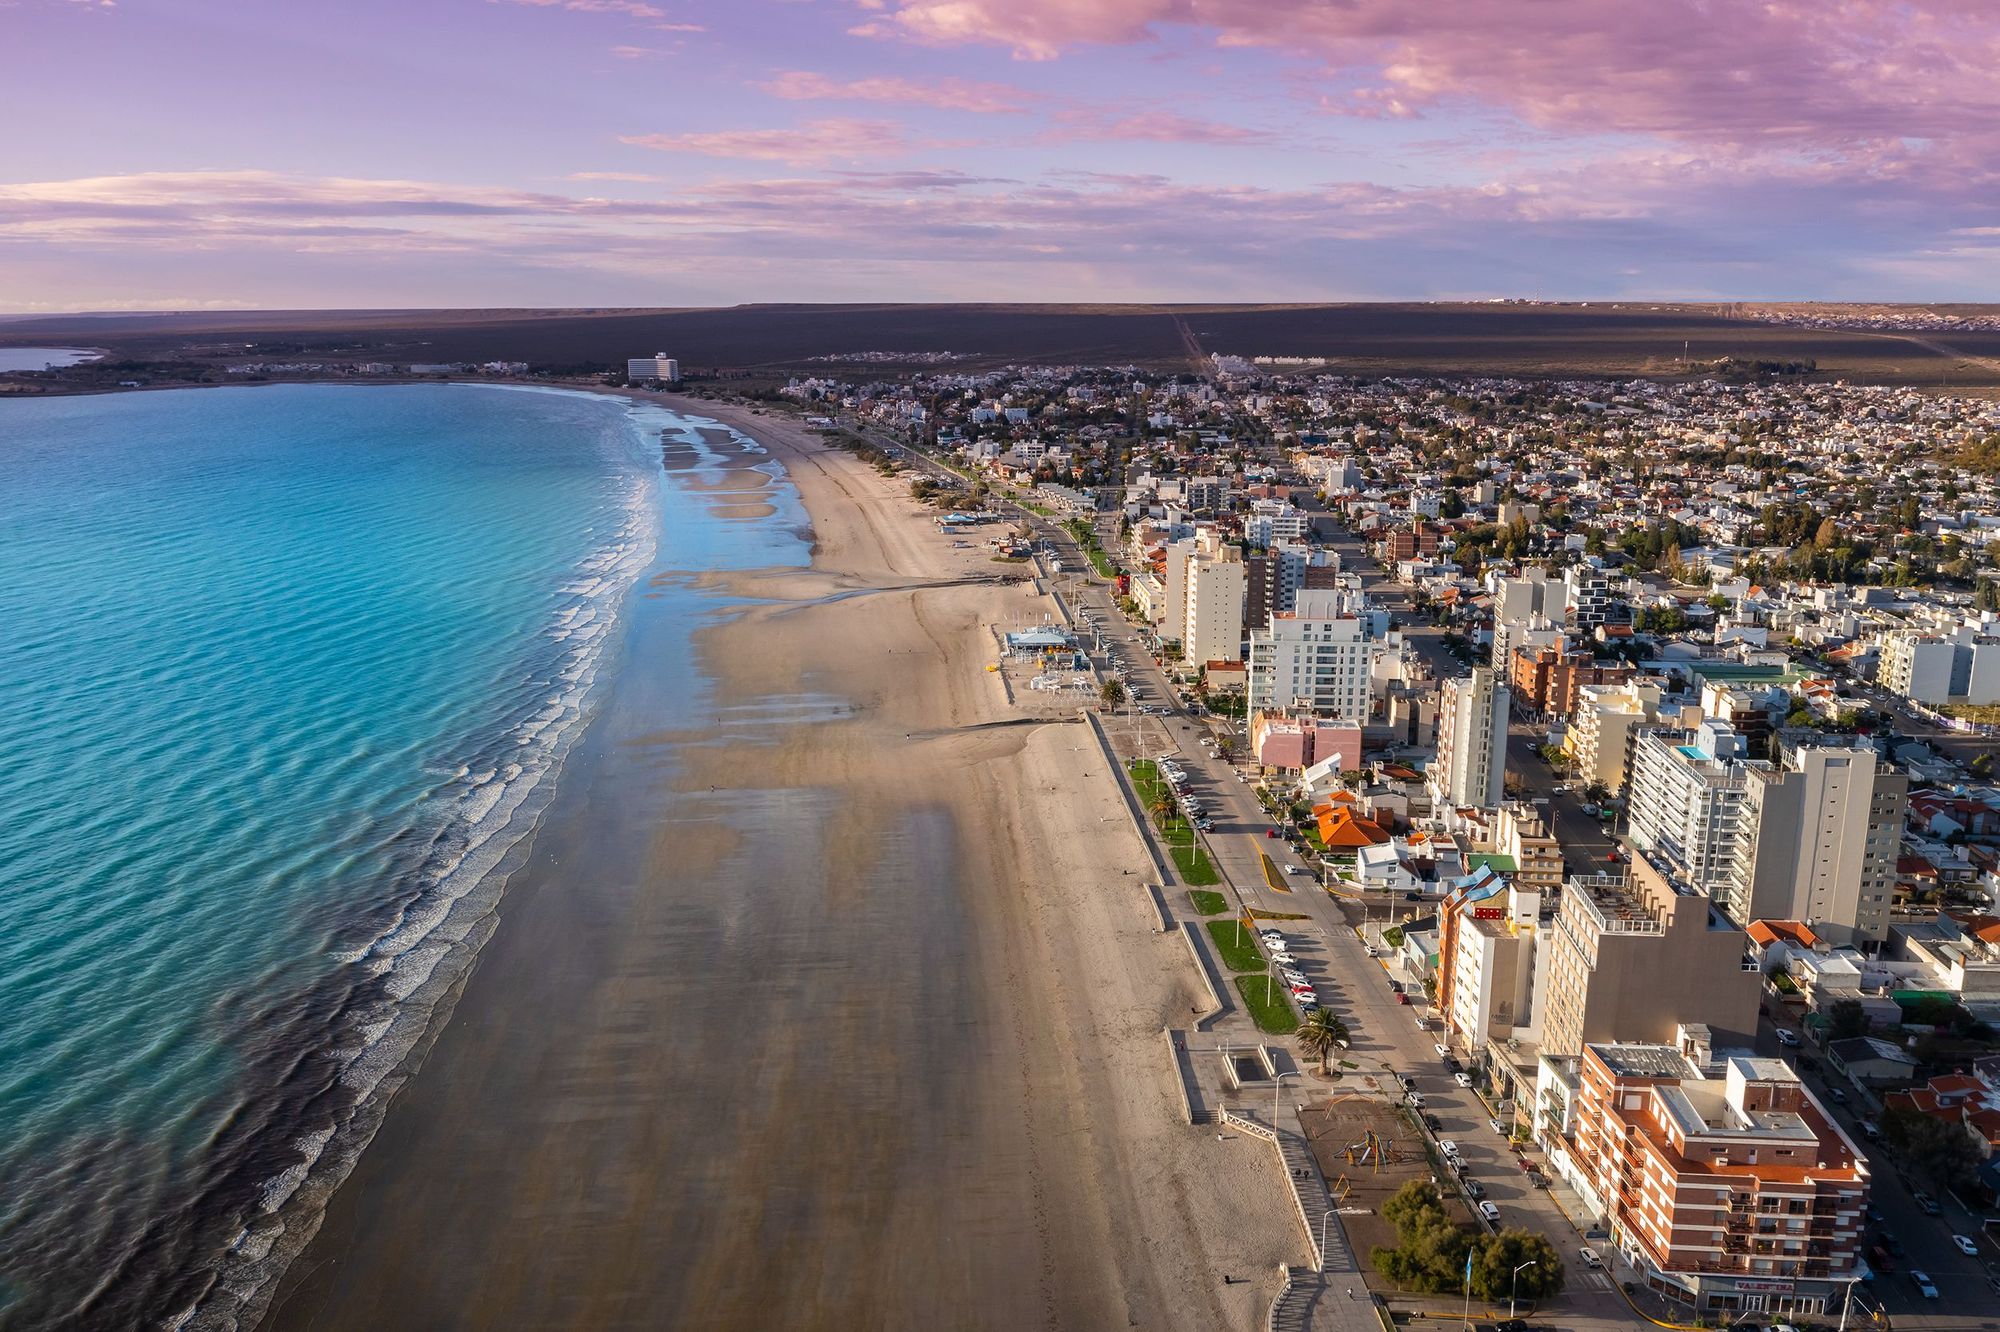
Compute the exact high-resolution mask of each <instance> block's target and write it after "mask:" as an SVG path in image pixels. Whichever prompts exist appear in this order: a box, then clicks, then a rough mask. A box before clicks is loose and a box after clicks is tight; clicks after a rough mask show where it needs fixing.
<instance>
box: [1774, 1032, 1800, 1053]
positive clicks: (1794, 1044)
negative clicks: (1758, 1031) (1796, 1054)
mask: <svg viewBox="0 0 2000 1332" xmlns="http://www.w3.org/2000/svg"><path fill="white" fill-rule="evenodd" d="M1778 1044H1780V1045H1782V1046H1784V1047H1785V1048H1786V1049H1788V1050H1791V1049H1796V1048H1798V1044H1799V1034H1798V1033H1797V1032H1795V1031H1791V1030H1788V1029H1787V1028H1784V1027H1780V1028H1778Z"/></svg>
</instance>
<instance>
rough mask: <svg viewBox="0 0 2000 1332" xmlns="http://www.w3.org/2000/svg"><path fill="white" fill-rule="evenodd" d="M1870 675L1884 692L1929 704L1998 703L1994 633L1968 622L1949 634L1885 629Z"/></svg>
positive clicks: (1999, 656) (1998, 651) (1999, 659)
mask: <svg viewBox="0 0 2000 1332" xmlns="http://www.w3.org/2000/svg"><path fill="white" fill-rule="evenodd" d="M1876 678H1877V679H1879V680H1880V681H1881V683H1882V687H1883V688H1884V689H1887V690H1888V691H1889V692H1890V693H1892V694H1901V695H1902V696H1903V697H1904V698H1907V699H1911V700H1913V701H1915V702H1918V703H1926V704H1929V705H1930V706H1932V707H1939V706H1942V705H1943V704H1946V703H1979V704H1986V703H2000V638H1993V637H1990V636H1988V635H1984V634H1977V633H1975V632H1973V630H1972V629H1970V628H1969V627H1961V628H1960V629H1958V630H1956V631H1955V632H1954V633H1953V634H1952V635H1951V636H1950V637H1945V636H1942V635H1939V634H1919V633H1909V632H1904V633H1896V634H1890V635H1889V636H1888V637H1886V638H1884V639H1883V640H1882V664H1881V666H1880V668H1879V669H1878V671H1877V673H1876Z"/></svg>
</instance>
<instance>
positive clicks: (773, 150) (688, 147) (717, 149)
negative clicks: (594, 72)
mask: <svg viewBox="0 0 2000 1332" xmlns="http://www.w3.org/2000/svg"><path fill="white" fill-rule="evenodd" d="M619 142H620V143H628V144H631V145H632V146H633V147H636V148H652V149H654V150H656V151H659V152H663V153H699V154H701V155H703V156H706V157H736V158H744V159H748V160H751V161H760V162H789V163H791V164H793V165H807V164H811V163H816V162H844V161H857V160H860V159H863V158H870V157H893V156H897V155H899V154H902V153H906V152H910V151H912V150H913V149H916V148H920V147H926V146H930V145H926V144H921V143H917V142H915V141H913V140H911V139H910V137H909V136H908V134H906V133H905V132H904V130H903V127H902V126H900V125H898V124H896V123H895V122H893V121H887V120H847V119H830V120H813V121H808V122H806V123H805V124H803V125H800V126H797V127H796V128H791V129H741V130H711V131H706V132H696V133H690V134H628V135H624V136H622V137H621V138H620V139H619Z"/></svg>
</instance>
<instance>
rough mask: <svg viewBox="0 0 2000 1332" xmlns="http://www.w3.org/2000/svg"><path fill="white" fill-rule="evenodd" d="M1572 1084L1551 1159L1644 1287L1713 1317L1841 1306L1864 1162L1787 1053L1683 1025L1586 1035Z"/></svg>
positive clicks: (1858, 1226) (1857, 1252) (1854, 1249)
mask: <svg viewBox="0 0 2000 1332" xmlns="http://www.w3.org/2000/svg"><path fill="white" fill-rule="evenodd" d="M1573 1095H1574V1108H1573V1117H1572V1123H1573V1130H1572V1133H1571V1134H1570V1135H1569V1136H1568V1137H1564V1138H1561V1139H1560V1140H1558V1141H1553V1142H1550V1143H1548V1144H1545V1145H1548V1146H1549V1147H1550V1159H1551V1162H1552V1163H1554V1164H1556V1165H1557V1167H1558V1169H1560V1170H1561V1171H1562V1172H1563V1173H1564V1174H1565V1176H1566V1177H1567V1178H1568V1179H1569V1180H1570V1182H1571V1183H1572V1184H1573V1185H1575V1186H1576V1188H1577V1190H1578V1192H1579V1193H1580V1194H1581V1195H1582V1197H1583V1198H1584V1200H1585V1202H1586V1203H1587V1204H1588V1205H1589V1206H1591V1207H1592V1208H1593V1209H1594V1210H1595V1211H1596V1212H1597V1214H1598V1215H1599V1216H1601V1217H1602V1218H1603V1220H1604V1222H1605V1223H1606V1225H1607V1226H1608V1227H1609V1229H1610V1231H1611V1234H1612V1236H1613V1238H1614V1240H1615V1241H1616V1243H1617V1244H1618V1246H1619V1248H1620V1249H1622V1250H1623V1251H1624V1252H1625V1253H1626V1255H1627V1256H1628V1257H1630V1258H1631V1259H1632V1260H1633V1263H1634V1265H1635V1266H1636V1267H1637V1268H1638V1269H1639V1271H1640V1273H1641V1274H1642V1276H1643V1278H1644V1279H1645V1281H1646V1284H1647V1285H1648V1286H1650V1287H1651V1288H1652V1289H1654V1290H1655V1291H1658V1292H1659V1293H1661V1294H1663V1295H1665V1296H1667V1297H1668V1298H1670V1299H1674V1300H1676V1301H1679V1302H1680V1303H1682V1304H1685V1305H1688V1306H1690V1307H1692V1308H1693V1309H1694V1310H1695V1311H1696V1312H1698V1313H1699V1314H1702V1315H1704V1316H1721V1317H1724V1318H1728V1317H1731V1316H1734V1315H1737V1314H1741V1313H1745V1312H1752V1311H1758V1312H1770V1313H1777V1314H1821V1313H1825V1312H1827V1311H1828V1310H1830V1309H1833V1308H1835V1307H1837V1306H1840V1305H1842V1304H1843V1303H1844V1301H1845V1299H1846V1296H1847V1293H1848V1290H1849V1288H1850V1286H1851V1284H1852V1283H1853V1282H1854V1281H1855V1280H1857V1279H1858V1278H1859V1276H1860V1271H1859V1262H1860V1256H1861V1234H1862V1225H1863V1221H1862V1213H1863V1209H1864V1208H1865V1207H1866V1206H1867V1202H1868V1188H1869V1171H1868V1162H1867V1159H1866V1158H1865V1157H1864V1156H1863V1155H1862V1153H1861V1151H1860V1149H1859V1148H1858V1147H1857V1146H1856V1145H1855V1144H1854V1142H1853V1140H1852V1139H1850V1138H1849V1137H1848V1136H1847V1134H1846V1132H1845V1131H1844V1130H1843V1129H1842V1128H1841V1127H1840V1125H1839V1124H1838V1123H1837V1122H1836V1121H1835V1120H1834V1118H1833V1116H1832V1115H1831V1114H1829V1113H1828V1112H1827V1110H1826V1108H1825V1107H1824V1106H1822V1105H1821V1104H1820V1103H1819V1101H1818V1100H1817V1099H1816V1098H1815V1097H1814V1096H1813V1094H1812V1093H1811V1092H1810V1091H1808V1090H1807V1089H1806V1087H1805V1084H1804V1083H1803V1082H1801V1081H1800V1080H1799V1076H1798V1074H1797V1073H1796V1072H1795V1071H1794V1070H1793V1069H1792V1067H1791V1065H1789V1064H1787V1063H1785V1062H1784V1061H1783V1060H1780V1059H1767V1058H1761V1057H1759V1056H1757V1055H1755V1054H1753V1053H1751V1052H1749V1051H1747V1050H1742V1051H1719V1052H1711V1050H1710V1049H1709V1047H1708V1034H1707V1029H1706V1028H1705V1027H1699V1026H1684V1027H1682V1028H1681V1029H1680V1032H1679V1035H1678V1040H1677V1043H1676V1044H1674V1045H1662V1044H1634V1043H1622V1042H1621V1043H1593V1044H1590V1045H1586V1046H1585V1047H1584V1050H1583V1054H1582V1057H1581V1059H1580V1060H1579V1061H1578V1063H1577V1068H1576V1083H1575V1087H1574V1093H1573ZM1540 1133H1541V1130H1540V1129H1539V1127H1538V1136H1540Z"/></svg>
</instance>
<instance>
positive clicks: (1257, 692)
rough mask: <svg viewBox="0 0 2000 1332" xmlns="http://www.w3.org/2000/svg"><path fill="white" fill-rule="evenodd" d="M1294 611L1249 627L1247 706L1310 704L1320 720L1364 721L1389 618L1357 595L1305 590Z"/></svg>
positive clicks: (1282, 708)
mask: <svg viewBox="0 0 2000 1332" xmlns="http://www.w3.org/2000/svg"><path fill="white" fill-rule="evenodd" d="M1295 601H1296V609H1294V610H1290V611H1278V612H1275V613H1274V614H1273V615H1272V616H1271V623H1270V625H1269V627H1267V628H1263V629H1252V630H1251V631H1250V684H1249V700H1248V701H1249V709H1250V712H1251V713H1252V714H1253V715H1254V714H1255V713H1257V712H1260V711H1262V712H1286V711H1290V710H1292V709H1294V708H1310V709H1311V710H1312V711H1313V713H1314V714H1315V715H1317V716H1320V717H1323V718H1337V719H1340V720H1343V721H1351V722H1355V723H1357V724H1358V723H1364V722H1366V721H1367V720H1368V714H1369V680H1370V676H1371V673H1372V671H1373V669H1374V664H1375V657H1376V655H1377V654H1379V653H1380V652H1381V651H1382V636H1383V629H1384V627H1385V626H1386V622H1387V617H1386V616H1385V615H1384V613H1383V612H1382V611H1380V610H1378V609H1376V608H1374V607H1372V606H1370V605H1369V604H1368V602H1367V600H1366V598H1364V597H1362V596H1361V595H1360V594H1359V593H1356V592H1349V591H1347V590H1345V589H1321V588H1307V589H1304V590H1302V591H1300V592H1299V593H1298V594H1297V597H1296V599H1295Z"/></svg>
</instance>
